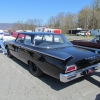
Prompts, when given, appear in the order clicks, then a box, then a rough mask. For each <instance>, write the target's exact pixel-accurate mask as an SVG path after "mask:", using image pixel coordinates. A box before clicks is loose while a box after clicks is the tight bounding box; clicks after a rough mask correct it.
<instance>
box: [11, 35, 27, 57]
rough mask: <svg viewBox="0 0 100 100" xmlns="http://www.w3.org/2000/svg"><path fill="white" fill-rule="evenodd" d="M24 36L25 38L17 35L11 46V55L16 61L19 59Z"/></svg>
mask: <svg viewBox="0 0 100 100" xmlns="http://www.w3.org/2000/svg"><path fill="white" fill-rule="evenodd" d="M24 36H25V35H24V34H19V35H18V37H17V38H16V40H15V42H14V44H12V51H11V54H12V55H13V56H15V57H16V58H18V59H20V55H19V51H20V48H21V46H22V45H23V41H24Z"/></svg>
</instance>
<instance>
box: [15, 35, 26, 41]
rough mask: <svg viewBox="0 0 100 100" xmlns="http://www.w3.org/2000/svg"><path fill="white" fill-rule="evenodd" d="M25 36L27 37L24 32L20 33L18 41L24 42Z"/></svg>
mask: <svg viewBox="0 0 100 100" xmlns="http://www.w3.org/2000/svg"><path fill="white" fill-rule="evenodd" d="M24 37H25V35H24V34H19V35H18V37H17V39H16V42H19V43H23V42H24Z"/></svg>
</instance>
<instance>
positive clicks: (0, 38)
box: [0, 33, 6, 54]
mask: <svg viewBox="0 0 100 100" xmlns="http://www.w3.org/2000/svg"><path fill="white" fill-rule="evenodd" d="M3 34H4V33H0V46H1V50H2V53H3V54H6V52H5V46H4V42H3Z"/></svg>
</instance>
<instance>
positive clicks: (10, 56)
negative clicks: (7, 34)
mask: <svg viewBox="0 0 100 100" xmlns="http://www.w3.org/2000/svg"><path fill="white" fill-rule="evenodd" d="M6 52H7V56H8V57H9V58H12V55H11V53H10V51H9V48H7V49H6Z"/></svg>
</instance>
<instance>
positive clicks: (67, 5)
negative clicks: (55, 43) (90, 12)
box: [0, 0, 93, 23]
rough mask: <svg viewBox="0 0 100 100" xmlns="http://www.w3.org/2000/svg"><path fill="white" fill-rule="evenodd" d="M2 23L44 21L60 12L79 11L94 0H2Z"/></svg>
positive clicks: (0, 6)
mask: <svg viewBox="0 0 100 100" xmlns="http://www.w3.org/2000/svg"><path fill="white" fill-rule="evenodd" d="M0 1H1V3H0V23H14V22H17V21H23V22H25V21H27V20H28V19H34V18H36V19H40V20H43V22H44V23H45V22H47V20H48V19H49V18H50V17H51V16H56V15H57V14H58V13H60V12H64V13H68V12H70V13H78V12H79V11H80V10H81V9H82V8H83V7H84V6H86V5H88V6H89V5H91V4H92V2H93V0H0Z"/></svg>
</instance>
